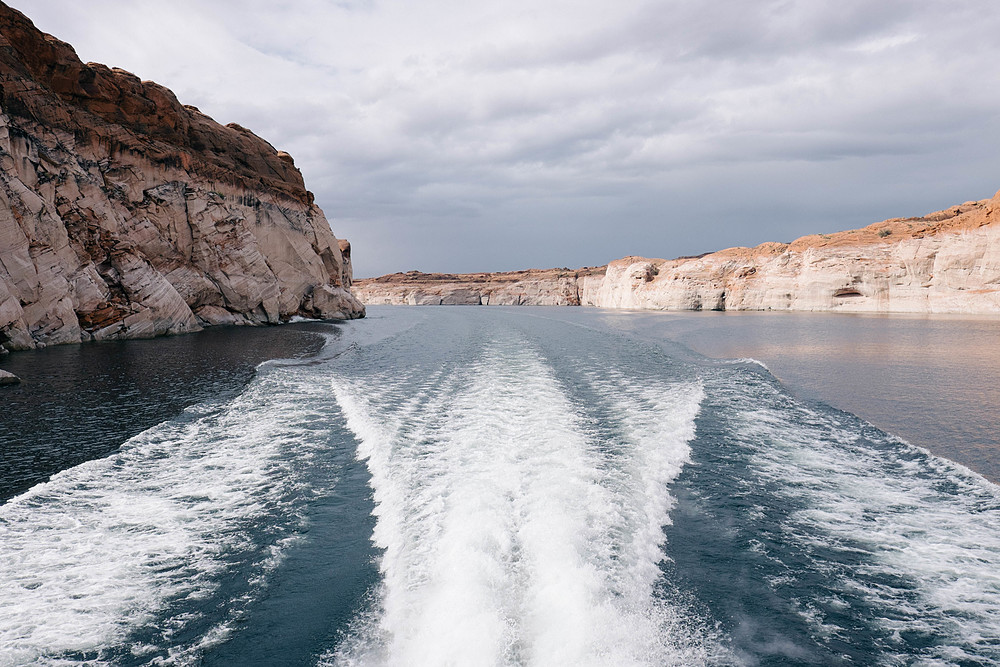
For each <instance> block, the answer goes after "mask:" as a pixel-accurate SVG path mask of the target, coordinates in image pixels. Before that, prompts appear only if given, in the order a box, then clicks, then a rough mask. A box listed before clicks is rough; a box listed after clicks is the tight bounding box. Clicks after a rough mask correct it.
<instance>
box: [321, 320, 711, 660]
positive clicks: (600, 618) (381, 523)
mask: <svg viewBox="0 0 1000 667" xmlns="http://www.w3.org/2000/svg"><path fill="white" fill-rule="evenodd" d="M597 384H598V385H600V386H597V387H596V389H598V390H599V391H600V392H601V393H602V395H603V396H604V400H605V401H606V402H608V403H609V407H612V408H613V409H614V411H615V412H616V413H617V414H618V415H619V417H618V423H617V424H616V428H615V431H616V432H617V437H614V438H610V439H609V438H607V437H597V436H596V434H595V433H592V432H589V431H588V430H587V428H585V425H584V423H583V421H582V420H581V418H580V415H579V411H578V410H577V409H576V408H575V407H574V405H573V403H572V402H571V401H570V400H569V398H567V395H566V393H565V391H564V389H563V387H562V385H561V384H560V382H559V381H558V380H557V378H556V377H555V375H554V373H553V371H552V369H551V368H550V367H549V366H548V365H547V363H546V361H545V360H544V358H543V357H542V355H541V354H540V352H538V351H537V350H535V349H533V348H532V346H531V345H530V343H529V342H528V341H526V340H524V339H521V338H519V337H518V336H516V335H514V334H513V332H508V333H507V335H504V336H502V337H501V336H496V337H494V338H493V339H491V340H489V341H488V342H487V343H486V344H485V345H484V347H483V351H482V353H481V354H479V355H478V356H477V358H476V359H475V360H474V361H473V362H472V363H470V364H463V365H462V366H455V367H451V368H449V367H446V366H443V365H442V366H441V367H440V368H439V370H438V371H437V372H435V373H433V374H431V375H429V376H428V377H426V378H424V379H423V380H422V381H420V382H418V381H417V380H416V379H415V378H413V377H410V378H403V379H400V378H398V377H396V378H394V382H393V384H392V385H383V386H379V382H378V381H377V380H376V379H375V378H372V377H366V378H364V379H363V380H357V381H356V382H349V381H345V380H341V379H338V380H336V381H334V384H333V388H334V393H335V395H336V399H337V402H338V403H339V404H340V406H341V408H342V410H343V412H344V414H345V415H346V417H347V423H348V426H349V428H350V429H351V430H353V431H354V432H355V433H356V434H357V437H358V439H359V455H360V456H361V457H362V458H364V459H366V460H367V462H368V466H369V469H370V471H371V475H372V486H373V488H374V492H375V502H376V515H377V525H376V528H375V533H374V537H373V539H374V541H375V543H376V545H377V546H378V547H380V548H381V549H383V550H384V553H383V556H382V559H381V564H380V569H381V571H382V575H383V585H382V588H381V592H380V596H379V599H378V601H377V602H376V603H375V605H374V606H373V608H372V609H371V610H370V613H369V614H368V616H367V617H366V618H365V619H364V620H362V621H360V622H358V623H356V624H355V627H354V628H353V632H352V633H351V635H350V637H348V638H347V639H346V640H345V641H344V642H342V643H341V645H340V646H339V648H338V649H337V650H336V651H335V652H334V653H332V654H330V655H329V656H328V660H329V661H330V662H333V663H335V664H343V665H352V664H357V665H373V664H385V665H402V664H405V665H448V664H453V665H497V664H505V665H515V664H527V665H588V664H601V665H612V664H613V665H640V664H656V665H662V664H686V665H691V664H699V663H704V662H706V660H707V656H708V652H709V648H708V641H707V638H706V636H705V633H704V632H703V631H700V630H698V629H696V628H695V627H694V626H695V623H694V622H692V620H691V618H690V614H688V613H685V612H683V611H682V610H681V609H679V608H678V607H677V606H676V605H671V604H669V603H668V602H667V601H666V600H665V599H663V597H662V596H660V595H658V594H657V591H656V583H657V579H658V577H659V576H660V574H659V568H658V566H657V564H658V562H659V561H660V560H661V559H662V558H663V555H662V551H661V546H662V543H663V539H664V536H663V530H662V527H663V526H664V525H666V524H668V523H669V517H668V511H669V510H670V508H671V506H672V499H671V498H670V496H669V494H668V492H667V484H668V483H669V482H670V481H671V479H673V477H674V476H676V475H677V473H678V472H679V471H680V469H681V467H682V465H683V463H684V461H686V460H687V456H688V451H689V450H688V445H687V442H688V440H690V438H692V437H693V435H694V418H695V416H696V414H697V411H698V405H699V403H700V401H701V398H702V393H701V389H700V387H699V386H697V385H692V384H678V385H676V386H669V385H664V386H659V387H652V388H651V387H646V388H645V389H643V390H630V389H629V388H628V387H626V386H623V385H622V384H621V383H620V382H618V381H616V380H614V379H613V378H606V377H605V378H603V379H602V380H601V382H600V383H597ZM401 385H403V386H405V387H406V388H407V389H404V390H402V391H401V390H400V388H399V387H400V386H401ZM414 385H417V387H416V391H415V393H413V394H412V395H409V396H407V397H404V395H403V394H405V392H406V391H407V390H413V389H414Z"/></svg>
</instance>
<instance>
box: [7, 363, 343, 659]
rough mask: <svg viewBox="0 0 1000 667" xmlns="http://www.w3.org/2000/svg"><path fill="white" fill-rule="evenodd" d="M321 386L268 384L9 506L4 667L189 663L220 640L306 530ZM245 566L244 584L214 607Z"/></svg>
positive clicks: (300, 379) (303, 380) (284, 376)
mask: <svg viewBox="0 0 1000 667" xmlns="http://www.w3.org/2000/svg"><path fill="white" fill-rule="evenodd" d="M318 386H319V385H317V384H316V383H314V382H311V381H310V378H309V377H308V376H307V375H304V374H301V373H298V374H297V373H295V372H293V371H290V370H284V371H283V372H268V373H264V376H263V377H262V378H259V379H258V380H256V381H255V382H254V383H253V384H252V385H251V386H250V387H249V389H248V390H247V391H245V392H244V393H243V394H242V395H240V396H238V397H237V398H236V399H234V400H233V401H232V402H230V403H228V404H225V405H222V406H215V407H209V406H201V407H197V408H194V409H192V410H191V411H189V413H188V414H187V415H186V416H184V417H182V418H179V419H176V420H172V421H169V422H165V423H163V424H161V425H159V426H156V427H154V428H152V429H150V430H148V431H146V432H144V433H142V434H140V435H138V436H136V437H134V438H132V439H131V440H129V441H128V442H126V443H125V444H124V445H123V446H122V448H121V449H120V451H119V452H117V453H116V454H114V455H112V456H109V457H107V458H104V459H99V460H94V461H90V462H87V463H84V464H82V465H79V466H76V467H74V468H71V469H68V470H65V471H63V472H60V473H58V474H56V475H54V476H53V477H52V478H51V479H50V481H48V482H46V483H43V484H39V485H37V486H35V487H33V488H32V489H30V490H29V491H27V492H25V493H24V494H22V495H20V496H17V497H15V498H13V499H12V500H10V501H9V502H8V503H6V504H5V505H3V506H0V599H2V600H3V601H4V603H3V605H0V645H2V646H3V647H4V651H3V652H2V653H0V665H4V666H7V665H10V666H13V665H23V664H28V663H33V664H42V665H45V664H49V665H56V664H66V663H75V662H86V663H87V664H111V663H116V662H119V661H121V660H123V659H129V660H137V659H141V660H152V659H154V658H155V657H156V656H161V657H163V656H166V655H168V654H169V655H170V657H171V660H173V661H175V662H178V661H179V662H184V661H185V658H184V656H185V655H188V656H189V657H190V656H192V655H194V654H196V653H197V652H198V651H200V650H201V649H203V648H204V646H206V645H207V644H210V643H212V642H216V641H220V640H221V639H223V638H224V637H225V636H226V635H227V633H228V632H229V627H230V625H231V621H232V620H233V619H232V613H234V610H235V609H237V608H238V607H239V606H240V605H241V604H243V603H245V602H246V600H248V599H250V598H252V597H253V596H254V595H255V594H256V593H255V591H258V590H259V589H260V588H261V587H262V586H263V582H264V577H265V574H266V572H267V571H269V570H270V569H272V568H274V567H275V566H276V564H277V563H278V562H279V561H280V559H281V556H282V553H283V551H284V550H285V548H286V547H287V546H288V544H289V542H290V541H292V540H294V539H295V527H296V526H297V525H299V524H300V523H301V521H302V517H301V513H300V512H299V510H298V506H299V505H300V504H301V503H300V499H301V497H302V496H303V495H304V494H305V492H306V491H307V490H306V489H305V488H304V487H303V484H302V483H301V481H300V480H299V478H300V477H301V476H300V475H297V474H296V470H297V469H298V468H301V467H303V466H304V465H305V464H306V462H307V461H308V460H309V459H310V458H311V457H312V456H313V454H314V452H315V449H316V447H318V446H319V445H320V444H321V443H323V442H324V437H323V434H324V433H325V429H326V425H327V422H326V417H325V415H323V414H322V413H320V412H317V411H316V406H323V404H324V401H323V400H322V398H323V396H322V394H317V392H318ZM310 395H313V398H314V399H315V400H313V401H310V400H308V399H309V398H310ZM310 406H312V407H310ZM259 525H266V528H265V529H263V530H261V529H259ZM251 526H255V527H257V529H254V530H251V529H250V528H251ZM237 570H239V571H240V572H242V573H243V574H241V578H242V577H245V579H243V580H244V581H246V582H247V583H246V584H245V585H244V586H243V587H242V589H236V590H230V591H227V596H228V599H227V600H226V601H223V602H222V603H221V613H220V609H219V608H213V609H211V610H209V609H208V607H210V606H211V604H210V603H211V602H212V597H213V596H214V595H216V594H217V593H218V590H219V586H220V584H219V582H220V580H221V579H222V577H223V576H225V575H226V574H227V573H230V572H234V571H237ZM227 609H228V610H229V611H228V612H227V611H226V610H227ZM219 616H221V618H222V620H221V621H220V620H219ZM199 623H201V624H202V625H204V626H205V627H204V628H203V629H202V632H200V633H199V636H198V637H195V638H194V639H191V640H190V643H189V644H187V645H185V643H184V642H182V641H180V639H179V637H180V636H181V635H182V633H183V632H185V631H186V630H187V629H189V628H190V627H191V626H197V625H198V624H199Z"/></svg>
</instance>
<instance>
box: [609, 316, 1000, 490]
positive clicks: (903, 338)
mask: <svg viewBox="0 0 1000 667" xmlns="http://www.w3.org/2000/svg"><path fill="white" fill-rule="evenodd" d="M605 321H606V322H607V323H609V324H611V325H612V326H614V327H616V328H623V329H626V330H630V331H633V332H634V333H637V334H639V335H642V336H644V337H659V338H667V339H671V340H676V341H679V342H681V343H683V344H684V345H686V346H688V347H690V348H691V349H693V350H695V351H696V352H699V353H700V354H703V355H705V356H709V357H715V358H730V359H732V358H741V357H752V358H754V359H758V360H760V361H763V362H764V363H765V364H767V366H768V367H769V368H770V369H771V371H772V372H773V373H774V374H775V375H776V376H778V377H779V378H780V379H781V380H782V381H783V382H784V383H785V384H786V385H787V386H788V387H790V388H791V389H792V390H793V391H795V392H796V393H797V394H799V395H800V396H803V397H805V398H809V399H814V400H821V401H823V402H825V403H828V404H830V405H833V406H834V407H837V408H840V409H842V410H847V411H848V412H853V413H854V414H857V415H859V416H861V417H863V418H865V419H867V420H868V421H870V422H872V423H873V424H875V425H876V426H878V427H880V428H882V429H883V430H886V431H889V432H891V433H895V434H896V435H899V436H900V437H903V438H905V439H906V440H908V441H909V442H911V443H913V444H915V445H919V446H921V447H926V448H927V449H929V450H931V451H932V452H934V453H936V454H939V455H941V456H944V457H946V458H949V459H951V460H953V461H957V462H959V463H962V464H963V465H966V466H968V467H970V468H972V469H973V470H976V471H977V472H979V473H981V474H983V475H984V476H986V477H987V478H989V479H991V480H993V481H994V482H998V481H1000V456H998V454H1000V318H988V317H983V318H969V317H957V316H906V315H893V316H891V317H890V316H877V315H854V314H850V315H848V314H840V313H612V312H609V313H608V314H607V317H606V318H605Z"/></svg>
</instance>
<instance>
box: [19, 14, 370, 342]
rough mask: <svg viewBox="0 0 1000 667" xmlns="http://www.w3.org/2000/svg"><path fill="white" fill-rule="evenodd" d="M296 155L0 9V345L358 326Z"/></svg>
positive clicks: (335, 247)
mask: <svg viewBox="0 0 1000 667" xmlns="http://www.w3.org/2000/svg"><path fill="white" fill-rule="evenodd" d="M350 285H351V264H350V245H349V244H348V243H347V242H346V241H343V240H339V241H338V239H336V238H335V237H334V235H333V232H332V231H331V230H330V225H329V223H328V222H327V220H326V218H325V217H324V215H323V212H322V211H321V210H320V209H319V208H318V207H317V206H316V205H315V204H314V203H313V197H312V194H311V193H310V192H307V191H306V189H305V184H304V182H303V180H302V174H301V173H300V172H299V170H298V169H297V168H296V167H295V165H294V163H293V161H292V158H291V157H290V156H289V155H288V154H287V153H282V152H279V151H277V150H275V149H274V147H273V146H271V145H270V144H269V143H267V142H266V141H264V140H263V139H261V138H260V137H258V136H256V135H255V134H253V133H252V132H251V131H250V130H247V129H246V128H243V127H240V126H239V125H236V124H232V123H231V124H229V125H226V126H222V125H220V124H218V123H216V122H215V121H213V120H212V119H211V118H209V117H208V116H205V115H204V114H202V113H200V112H199V111H198V110H197V109H196V108H194V107H190V106H183V105H181V104H180V103H179V102H178V101H177V98H176V97H175V96H174V94H173V93H171V92H170V91H169V90H167V89H166V88H163V87H162V86H159V85H157V84H155V83H152V82H149V81H140V80H139V79H138V77H136V76H134V75H132V74H130V73H128V72H125V71H123V70H120V69H114V68H111V69H109V68H108V67H105V66H104V65H99V64H95V63H89V64H84V63H82V62H80V60H79V58H78V57H77V55H76V53H75V52H74V50H73V48H72V47H71V46H70V45H68V44H66V43H64V42H61V41H59V40H58V39H55V38H54V37H52V36H50V35H46V34H43V33H42V32H40V31H38V30H37V29H36V28H35V27H34V26H33V25H32V23H31V22H30V21H29V20H28V19H27V18H26V17H24V16H23V15H22V14H20V13H19V12H17V11H15V10H13V9H11V8H9V7H7V6H6V5H3V4H2V3H0V346H5V347H7V348H11V349H23V348H32V347H36V346H37V345H39V344H55V343H73V342H79V341H84V340H95V339H96V340H101V339H108V338H136V337H148V336H155V335H161V334H169V333H180V332H186V331H195V330H198V329H199V328H201V327H202V326H204V325H209V324H252V323H277V322H280V321H283V320H287V319H288V318H290V317H292V316H295V315H301V316H305V317H322V318H353V317H361V316H363V315H364V306H362V305H361V303H360V302H359V301H358V300H357V299H356V298H355V297H354V296H353V295H352V294H351V292H350V290H349V288H350Z"/></svg>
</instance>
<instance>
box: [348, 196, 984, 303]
mask: <svg viewBox="0 0 1000 667" xmlns="http://www.w3.org/2000/svg"><path fill="white" fill-rule="evenodd" d="M551 273H552V272H546V271H540V272H539V271H526V272H520V273H518V274H471V276H474V277H475V279H474V280H470V279H469V277H470V276H449V277H448V280H440V281H437V280H426V279H420V278H419V276H417V277H416V278H417V279H414V278H413V277H412V274H394V275H393V276H385V277H383V278H379V279H374V280H367V281H361V282H362V283H363V284H364V287H363V288H362V290H361V292H360V294H361V298H362V300H366V302H367V303H397V304H403V303H478V302H477V301H476V299H475V294H476V293H481V289H480V287H479V286H480V285H489V284H491V283H492V282H494V281H495V280H496V277H497V276H506V277H508V278H511V277H515V276H518V275H523V276H525V279H524V280H521V279H506V282H505V284H504V293H506V294H517V295H520V300H519V301H517V303H518V304H552V305H584V306H599V307H604V308H631V309H656V310H797V311H841V312H873V313H969V314H980V313H982V314H985V313H1000V193H997V195H996V196H995V197H994V198H993V199H986V200H982V201H977V202H966V203H965V204H962V205H961V206H954V207H952V208H950V209H946V210H944V211H938V212H937V213H932V214H930V215H927V216H924V217H920V218H895V219H892V220H886V221H884V222H880V223H876V224H874V225H870V226H868V227H865V228H864V229H858V230H851V231H845V232H836V233H833V234H814V235H811V236H804V237H802V238H800V239H797V240H796V241H793V242H792V243H763V244H761V245H759V246H757V247H755V248H729V249H727V250H720V251H719V252H714V253H710V254H707V255H703V256H701V257H689V258H680V259H672V260H664V259H646V258H642V257H626V258H624V259H619V260H616V261H614V262H611V263H610V264H609V265H608V266H607V267H606V269H603V270H600V269H588V270H584V271H581V272H573V271H569V270H562V271H561V272H560V273H559V275H560V276H561V278H560V281H554V280H552V279H548V280H544V281H540V280H539V276H543V275H549V274H551ZM420 275H424V274H420ZM566 294H572V295H574V298H563V296H562V295H566ZM466 296H468V298H467V299H465V297H466ZM463 299H464V300H463ZM499 301H500V300H499V299H493V298H492V297H491V298H490V299H489V300H482V298H481V297H480V301H479V302H482V303H489V304H493V303H498V302H499ZM507 302H508V303H510V302H511V301H510V300H508V301H507Z"/></svg>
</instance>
